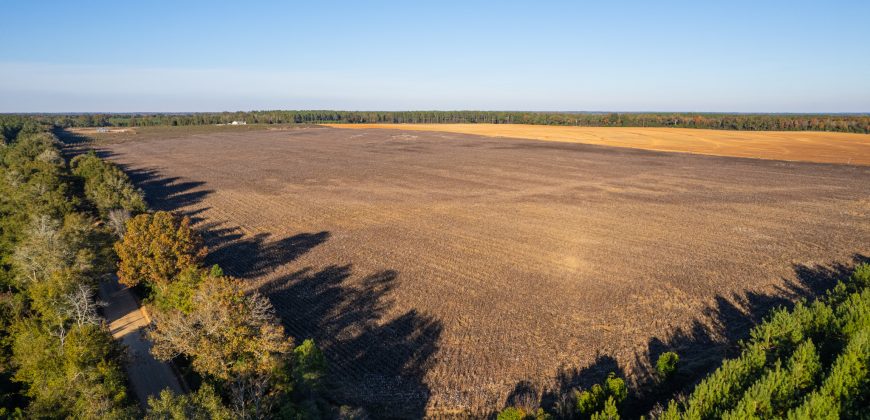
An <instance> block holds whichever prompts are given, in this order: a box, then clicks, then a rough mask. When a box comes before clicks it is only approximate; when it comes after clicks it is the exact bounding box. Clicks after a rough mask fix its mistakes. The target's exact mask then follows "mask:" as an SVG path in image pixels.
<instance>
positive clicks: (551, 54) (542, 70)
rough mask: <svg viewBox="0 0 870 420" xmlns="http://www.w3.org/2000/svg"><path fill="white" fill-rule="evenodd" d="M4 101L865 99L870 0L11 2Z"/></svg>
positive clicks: (212, 106)
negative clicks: (664, 0) (717, 0)
mask: <svg viewBox="0 0 870 420" xmlns="http://www.w3.org/2000/svg"><path fill="white" fill-rule="evenodd" d="M2 10H3V11H4V19H3V25H0V112H135V111H178V112H180V111H235V110H255V109H344V110H404V109H414V110H418V109H484V110H541V111H555V110H563V111H698V112H701V111H708V112H870V24H868V23H867V17H868V16H870V1H866V0H859V1H825V2H820V1H727V2H726V1H721V2H697V1H696V2H646V1H637V2H628V1H625V2H602V1H596V2H580V1H498V2H496V1H492V2H483V1H431V2H414V1H405V2H392V1H348V2H344V1H334V2H328V3H327V2H313V1H306V2H282V1H273V2H265V1H264V2H255V1H251V2H244V3H242V2H215V1H208V2H206V1H149V2H108V1H82V2H67V1H30V0H27V1H17V0H13V1H8V2H4V3H3V5H2Z"/></svg>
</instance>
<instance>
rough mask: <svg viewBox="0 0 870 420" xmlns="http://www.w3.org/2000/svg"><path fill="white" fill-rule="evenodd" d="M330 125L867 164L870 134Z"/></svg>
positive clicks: (435, 125)
mask: <svg viewBox="0 0 870 420" xmlns="http://www.w3.org/2000/svg"><path fill="white" fill-rule="evenodd" d="M329 126H330V127H336V128H356V129H366V128H383V129H396V130H422V131H438V132H449V133H460V134H475V135H481V136H490V137H507V138H521V139H536V140H546V141H558V142H568V143H585V144H597V145H601V146H617V147H631V148H635V149H644V150H658V151H665V152H687V153H697V154H703V155H714V156H732V157H745V158H756V159H774V160H788V161H799V162H818V163H846V164H855V165H870V135H867V134H850V133H829V132H818V131H727V130H697V129H691V128H639V127H564V126H551V125H523V124H331V125H329Z"/></svg>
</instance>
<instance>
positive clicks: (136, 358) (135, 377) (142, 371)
mask: <svg viewBox="0 0 870 420" xmlns="http://www.w3.org/2000/svg"><path fill="white" fill-rule="evenodd" d="M100 299H102V300H103V301H105V302H106V303H107V304H108V305H107V306H106V307H105V308H104V310H103V312H104V313H105V315H106V318H107V319H108V321H109V329H110V330H111V332H112V336H113V337H115V339H117V340H121V342H122V343H123V344H124V346H125V347H126V348H127V360H126V366H125V368H126V370H127V376H128V377H129V378H130V383H131V385H132V387H133V392H135V393H136V398H138V400H139V404H140V405H141V406H142V407H146V406H147V403H148V397H150V396H157V395H158V394H160V391H162V390H163V389H167V388H168V389H170V390H172V391H174V392H176V393H181V390H182V389H181V385H179V382H178V378H176V376H175V373H173V371H172V369H171V368H170V367H169V365H167V364H166V363H163V362H161V361H159V360H157V359H155V358H154V356H152V355H151V342H150V341H148V339H147V338H146V336H145V328H146V327H147V326H148V324H149V321H148V319H147V317H146V316H145V313H144V312H143V311H142V310H141V309H140V308H139V303H138V302H137V301H136V299H135V298H134V297H133V294H132V293H131V292H130V290H129V289H128V288H127V287H126V286H123V285H121V284H119V283H118V282H117V280H112V281H106V282H103V283H101V284H100Z"/></svg>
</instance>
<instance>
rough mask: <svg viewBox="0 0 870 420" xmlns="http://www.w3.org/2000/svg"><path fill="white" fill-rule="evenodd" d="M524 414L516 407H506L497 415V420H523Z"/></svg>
mask: <svg viewBox="0 0 870 420" xmlns="http://www.w3.org/2000/svg"><path fill="white" fill-rule="evenodd" d="M525 418H526V413H525V412H524V411H523V410H522V409H520V408H516V407H508V408H505V409H504V410H501V412H500V413H498V417H497V419H498V420H525Z"/></svg>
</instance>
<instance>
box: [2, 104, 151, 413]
mask: <svg viewBox="0 0 870 420" xmlns="http://www.w3.org/2000/svg"><path fill="white" fill-rule="evenodd" d="M0 132H2V133H3V144H2V145H0V285H2V289H3V290H4V292H3V293H2V295H0V337H2V340H0V361H2V363H0V373H2V375H0V390H2V397H0V404H2V407H0V416H4V417H36V418H61V417H76V418H129V417H132V416H133V415H135V412H136V409H135V407H134V405H133V404H132V401H131V398H130V396H129V394H128V391H127V386H126V379H125V375H124V371H123V369H122V367H121V363H120V357H121V354H122V353H121V349H120V348H119V347H118V346H117V344H116V343H115V342H114V340H113V339H112V336H111V334H110V333H109V331H108V329H107V328H106V327H105V325H104V323H103V322H102V319H101V317H100V316H99V305H100V304H99V302H98V301H97V300H96V299H95V290H96V286H97V282H98V281H99V280H100V279H103V278H105V276H107V275H109V274H110V273H111V270H112V269H113V265H114V261H113V255H112V252H111V243H112V241H113V236H112V233H111V232H110V231H109V230H108V229H107V228H105V227H104V226H102V225H100V224H99V223H97V221H96V219H95V218H94V217H93V216H92V215H91V214H89V213H88V212H87V211H86V207H87V206H85V203H84V202H83V200H81V199H80V198H79V197H77V196H76V195H75V194H74V191H76V189H77V188H76V183H77V182H78V181H79V180H78V179H77V178H76V177H75V176H73V175H72V174H71V173H70V172H69V169H68V167H67V164H66V161H65V160H64V158H63V157H62V155H61V153H60V149H59V144H58V142H57V139H56V138H55V137H54V136H53V135H52V134H50V133H49V132H48V130H47V127H45V126H41V125H40V124H35V123H34V122H33V121H29V120H22V119H15V118H9V117H7V118H3V119H2V120H0Z"/></svg>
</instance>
